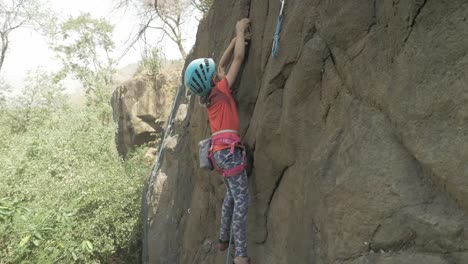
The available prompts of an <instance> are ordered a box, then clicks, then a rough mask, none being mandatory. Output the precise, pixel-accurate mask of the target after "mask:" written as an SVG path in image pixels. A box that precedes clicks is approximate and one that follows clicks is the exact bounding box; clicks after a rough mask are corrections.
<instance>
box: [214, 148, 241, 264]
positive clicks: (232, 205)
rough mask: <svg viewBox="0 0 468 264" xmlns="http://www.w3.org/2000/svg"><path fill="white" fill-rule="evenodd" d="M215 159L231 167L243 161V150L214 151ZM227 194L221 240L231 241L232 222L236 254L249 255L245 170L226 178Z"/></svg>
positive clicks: (224, 166) (218, 163)
mask: <svg viewBox="0 0 468 264" xmlns="http://www.w3.org/2000/svg"><path fill="white" fill-rule="evenodd" d="M214 159H215V161H216V164H217V166H218V167H219V168H222V169H230V168H233V167H235V166H237V165H239V164H241V163H242V150H241V149H240V148H236V149H235V151H234V153H233V154H231V153H230V150H229V149H223V150H220V151H216V152H215V153H214ZM224 184H225V185H226V195H225V196H224V202H223V208H222V211H221V228H220V237H219V239H220V240H221V241H229V237H230V230H231V224H232V232H233V235H234V245H235V247H236V253H235V255H236V256H242V257H247V256H248V254H247V211H248V208H249V203H250V196H249V189H248V178H247V173H246V171H245V170H243V171H242V172H241V173H240V174H239V175H235V176H231V177H228V178H224Z"/></svg>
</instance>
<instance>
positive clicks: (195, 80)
mask: <svg viewBox="0 0 468 264" xmlns="http://www.w3.org/2000/svg"><path fill="white" fill-rule="evenodd" d="M192 81H193V84H192V85H194V86H195V85H196V87H197V91H198V92H199V93H201V92H203V89H202V87H203V86H202V85H201V84H200V83H199V82H198V81H197V79H195V78H194V77H192Z"/></svg>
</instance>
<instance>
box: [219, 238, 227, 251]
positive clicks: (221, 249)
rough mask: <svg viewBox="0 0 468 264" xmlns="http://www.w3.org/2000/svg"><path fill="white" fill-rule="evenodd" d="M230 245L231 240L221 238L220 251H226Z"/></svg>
mask: <svg viewBox="0 0 468 264" xmlns="http://www.w3.org/2000/svg"><path fill="white" fill-rule="evenodd" d="M228 247H229V240H228V241H222V240H221V239H220V240H219V242H218V249H219V251H224V250H226V249H227V248H228Z"/></svg>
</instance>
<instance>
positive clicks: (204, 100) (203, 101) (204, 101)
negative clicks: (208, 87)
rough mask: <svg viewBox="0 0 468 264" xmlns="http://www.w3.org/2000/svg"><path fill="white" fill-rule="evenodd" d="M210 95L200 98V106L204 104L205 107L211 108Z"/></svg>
mask: <svg viewBox="0 0 468 264" xmlns="http://www.w3.org/2000/svg"><path fill="white" fill-rule="evenodd" d="M209 97H210V94H207V95H205V96H201V97H200V104H202V105H203V106H204V107H206V108H208V107H210V105H211V102H210V98H209Z"/></svg>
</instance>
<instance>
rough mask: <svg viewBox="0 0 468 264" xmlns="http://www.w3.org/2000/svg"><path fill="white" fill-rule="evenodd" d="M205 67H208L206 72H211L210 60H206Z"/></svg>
mask: <svg viewBox="0 0 468 264" xmlns="http://www.w3.org/2000/svg"><path fill="white" fill-rule="evenodd" d="M204 61H205V67H206V71H207V72H209V71H210V63H209V62H208V59H205V60H204Z"/></svg>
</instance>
